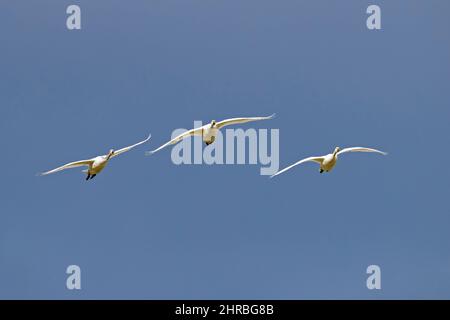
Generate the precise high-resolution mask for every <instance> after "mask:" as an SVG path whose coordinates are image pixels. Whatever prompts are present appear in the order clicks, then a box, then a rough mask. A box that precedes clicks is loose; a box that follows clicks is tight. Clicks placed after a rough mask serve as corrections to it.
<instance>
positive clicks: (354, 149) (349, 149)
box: [337, 147, 387, 156]
mask: <svg viewBox="0 0 450 320" xmlns="http://www.w3.org/2000/svg"><path fill="white" fill-rule="evenodd" d="M346 152H376V153H380V154H382V155H384V156H385V155H387V152H383V151H380V150H377V149H372V148H364V147H352V148H345V149H342V150H341V151H339V152H338V153H337V154H338V155H340V154H342V153H346Z"/></svg>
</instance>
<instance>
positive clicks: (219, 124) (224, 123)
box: [216, 113, 275, 129]
mask: <svg viewBox="0 0 450 320" xmlns="http://www.w3.org/2000/svg"><path fill="white" fill-rule="evenodd" d="M273 117H275V113H274V114H272V115H271V116H268V117H250V118H232V119H226V120H222V121H219V122H217V124H216V126H217V128H219V129H220V128H223V127H225V126H229V125H232V124H238V123H246V122H250V121H259V120H269V119H272V118H273Z"/></svg>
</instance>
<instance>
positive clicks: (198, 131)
mask: <svg viewBox="0 0 450 320" xmlns="http://www.w3.org/2000/svg"><path fill="white" fill-rule="evenodd" d="M198 135H203V127H200V128H194V129H191V130H189V131H186V132H183V133H182V134H180V135H178V136H176V137H175V138H173V139H172V140H170V141H169V142H166V143H165V144H163V145H162V146H160V147H159V148H157V149H155V150H152V151H147V152H146V153H145V154H146V155H147V156H149V155H152V154H154V153H155V152H158V151H159V150H161V149H163V148H165V147H167V146H169V145H171V144H175V143H178V142H180V141H181V140H183V139H184V138H186V137H189V136H198Z"/></svg>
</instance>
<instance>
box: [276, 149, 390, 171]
mask: <svg viewBox="0 0 450 320" xmlns="http://www.w3.org/2000/svg"><path fill="white" fill-rule="evenodd" d="M346 152H376V153H380V154H382V155H387V153H386V152H383V151H379V150H376V149H371V148H364V147H352V148H345V149H342V150H341V149H340V148H339V147H336V148H335V149H334V152H333V153H330V154H327V155H325V156H321V157H309V158H305V159H302V160H300V161H298V162H296V163H294V164H292V165H290V166H289V167H287V168H284V169H283V170H281V171H278V172H277V173H275V174H274V175H272V176H270V177H271V178H273V177H275V176H277V175H279V174H281V173H283V172H285V171H287V170H289V169H291V168H292V167H295V166H296V165H299V164H301V163H304V162H308V161H313V162H317V163H318V164H319V165H320V170H319V172H320V173H322V172H324V171H325V172H329V171H331V169H333V167H334V166H335V165H336V162H337V160H338V156H339V155H341V154H343V153H346Z"/></svg>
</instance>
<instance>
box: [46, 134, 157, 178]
mask: <svg viewBox="0 0 450 320" xmlns="http://www.w3.org/2000/svg"><path fill="white" fill-rule="evenodd" d="M150 137H151V135H149V136H148V137H147V139H145V140H143V141H140V142H138V143H136V144H133V145H131V146H128V147H125V148H122V149H119V150H113V149H111V150H110V151H109V152H108V154H106V155H102V156H97V157H94V158H92V159H87V160H80V161H75V162H69V163H67V164H65V165H63V166H60V167H58V168H56V169H53V170H50V171H47V172H43V173H40V174H39V175H41V176H45V175H48V174H51V173H55V172H59V171H62V170H65V169H70V168H76V167H82V166H86V167H87V169H86V170H83V172H84V173H86V174H87V177H86V180H89V179H93V178H94V177H95V176H96V175H97V174H98V173H100V172H101V171H102V170H103V169H104V168H105V167H106V165H107V164H108V162H109V160H111V159H112V158H114V157H116V156H118V155H120V154H122V153H124V152H127V151H130V150H131V149H133V148H134V147H137V146H139V145H141V144H143V143H145V142H147V141H148V140H149V139H150Z"/></svg>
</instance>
